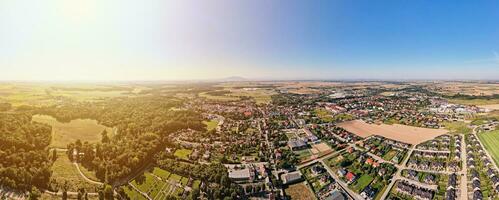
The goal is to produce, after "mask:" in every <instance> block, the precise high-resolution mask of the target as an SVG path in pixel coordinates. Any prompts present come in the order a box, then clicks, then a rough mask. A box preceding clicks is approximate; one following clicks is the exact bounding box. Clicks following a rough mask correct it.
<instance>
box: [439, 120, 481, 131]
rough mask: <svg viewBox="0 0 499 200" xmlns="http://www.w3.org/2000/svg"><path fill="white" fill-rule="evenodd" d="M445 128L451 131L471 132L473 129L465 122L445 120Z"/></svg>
mask: <svg viewBox="0 0 499 200" xmlns="http://www.w3.org/2000/svg"><path fill="white" fill-rule="evenodd" d="M442 124H443V125H444V126H445V129H447V130H449V131H450V132H451V133H462V134H470V133H471V132H472V131H473V130H472V129H471V128H470V127H468V124H466V123H464V122H443V123H442Z"/></svg>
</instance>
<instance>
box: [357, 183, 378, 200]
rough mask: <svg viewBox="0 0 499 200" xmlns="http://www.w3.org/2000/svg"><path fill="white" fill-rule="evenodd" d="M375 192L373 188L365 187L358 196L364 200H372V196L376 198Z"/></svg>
mask: <svg viewBox="0 0 499 200" xmlns="http://www.w3.org/2000/svg"><path fill="white" fill-rule="evenodd" d="M376 193H377V190H376V189H375V188H372V187H371V186H367V187H366V188H364V190H363V191H362V193H360V196H362V197H364V199H366V200H372V199H374V196H376Z"/></svg>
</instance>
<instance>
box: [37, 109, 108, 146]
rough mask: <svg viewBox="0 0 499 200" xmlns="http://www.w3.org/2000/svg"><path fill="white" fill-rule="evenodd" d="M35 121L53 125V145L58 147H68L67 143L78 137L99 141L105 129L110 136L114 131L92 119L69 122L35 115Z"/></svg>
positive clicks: (83, 139)
mask: <svg viewBox="0 0 499 200" xmlns="http://www.w3.org/2000/svg"><path fill="white" fill-rule="evenodd" d="M33 121H35V122H39V123H44V124H48V125H50V126H52V142H51V146H52V147H57V148H66V147H67V144H69V143H71V142H75V141H76V140H78V139H79V140H81V141H88V142H90V143H95V142H98V141H100V140H101V133H102V131H103V130H107V132H108V135H109V136H112V133H114V130H113V129H112V128H109V127H106V126H104V125H101V124H98V123H97V121H96V120H90V119H76V120H72V121H70V122H69V123H62V122H59V121H57V120H56V119H55V118H54V117H51V116H48V115H34V116H33Z"/></svg>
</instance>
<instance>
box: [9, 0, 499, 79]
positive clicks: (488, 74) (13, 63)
mask: <svg viewBox="0 0 499 200" xmlns="http://www.w3.org/2000/svg"><path fill="white" fill-rule="evenodd" d="M496 52H499V2H498V1H400V0H399V1H372V0H371V1H369V0H363V1H361V0H359V1H347V0H344V1H339V0H336V1H291V0H289V1H268V0H254V1H244V2H243V1H228V0H227V1H221V0H217V1H215V0H213V1H163V0H150V1H146V2H143V1H142V2H141V1H129V0H123V1H112V0H73V1H66V0H47V1H43V2H41V1H40V2H32V1H27V0H3V1H0V68H1V69H2V71H3V72H2V73H1V74H0V80H178V79H182V80H184V79H213V78H222V77H227V76H242V77H247V78H254V79H499V55H498V54H497V53H496Z"/></svg>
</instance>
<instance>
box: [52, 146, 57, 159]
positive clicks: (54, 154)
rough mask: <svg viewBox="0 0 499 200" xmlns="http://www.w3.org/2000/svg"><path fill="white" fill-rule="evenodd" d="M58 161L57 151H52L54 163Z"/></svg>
mask: <svg viewBox="0 0 499 200" xmlns="http://www.w3.org/2000/svg"><path fill="white" fill-rule="evenodd" d="M56 160H57V149H53V150H52V162H55V161H56Z"/></svg>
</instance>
